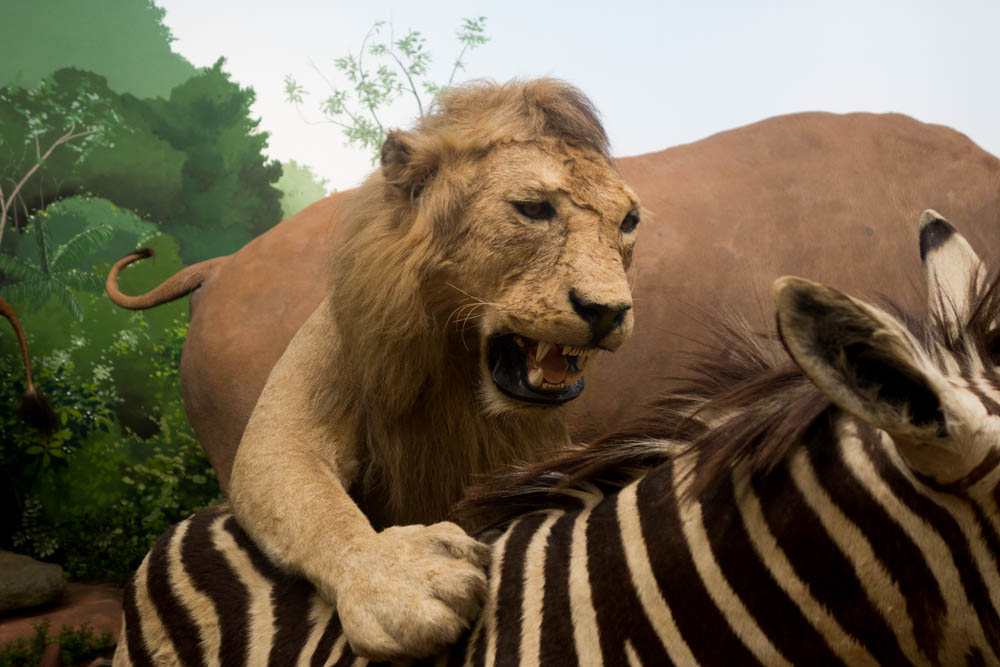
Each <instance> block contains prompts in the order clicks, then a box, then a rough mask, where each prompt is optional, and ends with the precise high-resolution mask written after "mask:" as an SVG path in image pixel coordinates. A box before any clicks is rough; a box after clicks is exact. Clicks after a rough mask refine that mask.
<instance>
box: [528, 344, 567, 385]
mask: <svg viewBox="0 0 1000 667" xmlns="http://www.w3.org/2000/svg"><path fill="white" fill-rule="evenodd" d="M543 347H545V348H546V349H544V350H543V353H544V355H545V356H543V357H542V358H540V359H539V358H538V356H537V351H538V348H535V354H533V355H531V356H530V357H529V359H530V362H531V366H532V367H533V368H540V369H542V374H543V377H544V378H545V381H546V382H548V383H550V384H559V383H560V382H562V381H563V380H565V379H566V372H567V370H568V369H569V362H567V361H566V357H564V356H563V355H561V354H559V350H558V346H556V345H552V346H551V347H549V346H543Z"/></svg>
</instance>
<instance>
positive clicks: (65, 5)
mask: <svg viewBox="0 0 1000 667" xmlns="http://www.w3.org/2000/svg"><path fill="white" fill-rule="evenodd" d="M164 14H165V12H164V10H163V9H161V8H159V7H157V6H156V5H155V4H154V3H153V1H152V0H87V1H86V2H80V1H79V0H31V1H30V2H8V3H5V4H4V17H3V21H0V44H3V52H4V55H5V57H4V58H0V86H2V85H6V84H13V85H17V86H20V87H24V88H34V87H35V86H36V85H37V84H38V82H39V81H41V80H42V79H43V78H44V77H45V76H47V75H48V74H49V73H50V72H53V71H55V70H57V69H60V68H63V67H67V66H74V67H79V68H81V69H87V70H90V71H93V72H100V73H101V74H103V75H104V76H106V77H107V78H108V81H109V82H110V84H111V87H112V88H113V89H114V90H116V91H118V92H119V93H131V94H132V95H135V96H137V97H166V96H167V95H169V94H170V90H171V89H172V88H173V87H174V86H177V85H178V84H180V83H182V82H183V81H185V80H187V79H188V78H190V77H191V76H193V75H194V73H195V68H194V66H193V65H191V63H189V62H188V61H187V60H185V59H184V58H183V57H182V56H180V55H178V54H176V53H174V52H173V51H171V49H170V43H171V42H172V41H173V40H174V38H173V35H171V34H170V29H169V28H167V26H165V25H163V17H164Z"/></svg>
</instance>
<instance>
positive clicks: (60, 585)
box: [0, 551, 66, 614]
mask: <svg viewBox="0 0 1000 667" xmlns="http://www.w3.org/2000/svg"><path fill="white" fill-rule="evenodd" d="M65 588H66V580H65V579H63V572H62V568H61V567H59V566H58V565H53V564H52V563H42V562H39V561H37V560H35V559H34V558H29V557H27V556H21V555H19V554H15V553H11V552H10V551H0V614H3V613H6V612H9V611H14V610H17V609H26V608H28V607H37V606H39V605H43V604H46V603H48V602H52V601H53V600H55V599H56V598H57V597H59V596H60V595H61V594H62V592H63V590H64V589H65Z"/></svg>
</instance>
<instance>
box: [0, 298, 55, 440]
mask: <svg viewBox="0 0 1000 667" xmlns="http://www.w3.org/2000/svg"><path fill="white" fill-rule="evenodd" d="M0 315H3V316H4V317H6V318H7V321H8V322H10V325H11V326H12V327H14V333H15V334H16V335H17V342H18V343H20V344H21V359H22V361H24V373H25V375H26V376H27V379H28V388H27V389H25V391H24V397H23V398H22V399H21V419H23V420H24V422H25V423H26V424H28V426H32V427H34V428H37V429H38V430H40V431H43V432H45V433H52V432H53V431H54V430H55V428H56V424H57V423H58V422H57V420H56V414H55V412H53V411H52V406H50V405H49V402H48V400H47V399H46V398H45V396H43V395H42V393H41V392H39V391H38V390H37V389H36V388H35V382H34V380H32V378H31V359H30V358H29V356H28V341H27V340H26V339H25V338H24V329H23V328H22V327H21V321H20V320H18V319H17V314H16V313H15V312H14V309H13V308H12V307H11V305H10V304H9V303H7V301H6V300H4V299H3V298H0Z"/></svg>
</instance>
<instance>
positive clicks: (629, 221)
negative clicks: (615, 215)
mask: <svg viewBox="0 0 1000 667" xmlns="http://www.w3.org/2000/svg"><path fill="white" fill-rule="evenodd" d="M638 224H639V212H638V211H629V212H628V213H627V214H626V215H625V219H624V220H622V225H621V228H620V229H621V232H622V234H628V233H629V232H633V231H635V228H636V226H637V225H638Z"/></svg>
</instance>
